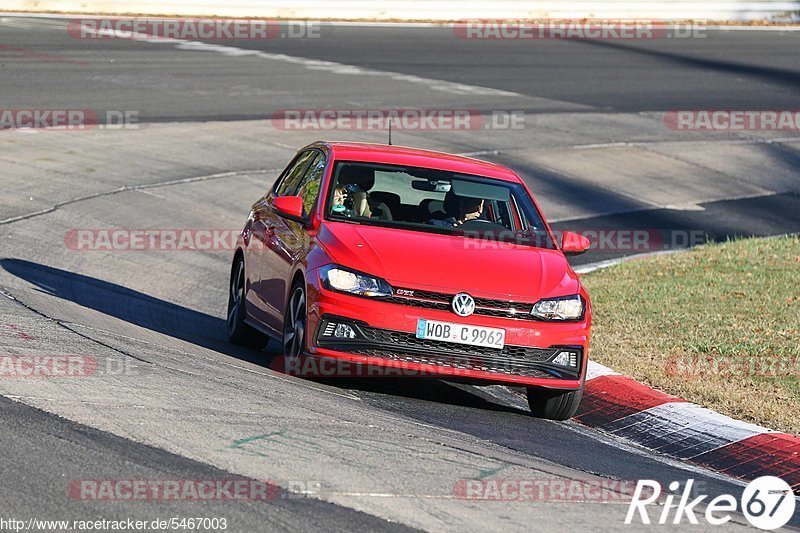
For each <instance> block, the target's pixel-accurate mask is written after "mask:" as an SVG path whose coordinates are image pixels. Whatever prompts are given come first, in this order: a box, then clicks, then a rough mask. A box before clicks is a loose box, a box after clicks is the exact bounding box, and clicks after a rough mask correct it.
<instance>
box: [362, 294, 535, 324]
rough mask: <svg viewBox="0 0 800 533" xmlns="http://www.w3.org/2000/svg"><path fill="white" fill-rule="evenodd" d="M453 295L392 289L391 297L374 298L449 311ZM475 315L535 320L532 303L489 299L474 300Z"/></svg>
mask: <svg viewBox="0 0 800 533" xmlns="http://www.w3.org/2000/svg"><path fill="white" fill-rule="evenodd" d="M454 297H455V294H445V293H441V292H432V291H422V290H416V289H402V288H397V289H394V291H393V293H392V295H391V296H384V297H382V298H376V300H379V301H382V302H388V303H394V304H400V305H410V306H412V307H421V308H423V309H438V310H440V311H450V310H451V307H450V303H451V302H452V301H453V298H454ZM473 299H474V300H475V312H474V313H473V314H475V315H481V316H492V317H500V318H513V319H518V320H520V319H522V320H536V318H535V317H534V316H532V315H531V309H532V308H533V303H524V302H513V301H508V300H493V299H490V298H474V297H473Z"/></svg>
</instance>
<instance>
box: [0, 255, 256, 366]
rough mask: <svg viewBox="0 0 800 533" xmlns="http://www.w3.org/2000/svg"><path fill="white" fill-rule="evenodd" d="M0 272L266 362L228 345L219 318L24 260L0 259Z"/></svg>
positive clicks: (132, 321)
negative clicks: (0, 270) (3, 271)
mask: <svg viewBox="0 0 800 533" xmlns="http://www.w3.org/2000/svg"><path fill="white" fill-rule="evenodd" d="M0 268H2V269H3V270H5V271H6V272H8V273H9V274H12V275H14V276H16V277H18V278H20V279H23V280H25V281H27V282H29V283H31V284H32V285H34V286H35V287H36V288H37V289H38V290H39V291H41V292H43V293H45V294H49V295H51V296H54V297H56V298H60V299H62V300H67V301H71V302H74V303H76V304H78V305H80V306H82V307H86V308H88V309H93V310H95V311H98V312H100V313H103V314H105V315H108V316H112V317H115V318H118V319H120V320H124V321H125V322H128V323H130V324H133V325H136V326H140V327H142V328H146V329H149V330H151V331H155V332H157V333H163V334H164V335H168V336H170V337H173V338H176V339H180V340H183V341H187V342H191V343H193V344H196V345H198V346H202V347H204V348H208V349H211V350H214V351H217V352H221V353H224V354H226V355H230V356H231V357H235V358H237V359H241V360H244V361H248V362H250V363H255V364H264V357H263V354H259V353H258V352H256V351H253V350H248V349H245V348H240V347H238V346H234V345H232V344H230V343H228V341H227V338H226V336H225V335H226V334H225V320H224V319H222V318H219V317H215V316H211V315H208V314H206V313H202V312H200V311H195V310H193V309H190V308H188V307H183V306H180V305H177V304H173V303H170V302H167V301H165V300H161V299H159V298H155V297H153V296H149V295H147V294H144V293H142V292H139V291H136V290H133V289H129V288H127V287H123V286H122V285H117V284H115V283H110V282H108V281H103V280H100V279H97V278H93V277H89V276H85V275H83V274H76V273H74V272H68V271H66V270H61V269H58V268H54V267H50V266H46V265H41V264H39V263H33V262H30V261H25V260H23V259H0Z"/></svg>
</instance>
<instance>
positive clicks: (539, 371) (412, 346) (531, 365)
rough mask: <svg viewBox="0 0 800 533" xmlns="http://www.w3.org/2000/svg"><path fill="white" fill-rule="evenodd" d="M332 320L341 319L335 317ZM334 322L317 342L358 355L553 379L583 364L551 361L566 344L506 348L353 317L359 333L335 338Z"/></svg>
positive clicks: (574, 376)
mask: <svg viewBox="0 0 800 533" xmlns="http://www.w3.org/2000/svg"><path fill="white" fill-rule="evenodd" d="M330 320H331V321H336V322H339V321H338V320H336V319H335V318H332V319H330ZM331 323H332V322H329V321H328V319H324V320H323V322H322V324H321V325H320V327H319V330H318V331H319V334H318V337H317V344H318V345H319V346H320V347H322V348H330V349H333V350H338V351H344V352H348V353H352V354H355V355H363V356H367V357H380V358H382V359H389V360H393V361H401V362H410V363H419V364H428V365H434V366H439V367H446V368H456V369H463V370H482V371H484V372H495V373H499V374H506V375H514V376H523V377H537V378H552V379H578V377H579V376H578V373H579V370H578V369H579V368H580V367H581V362H580V360H579V361H578V368H576V369H568V368H564V367H559V366H556V365H554V364H553V363H552V362H550V361H551V359H553V357H555V356H556V355H557V354H558V353H559V352H560V351H562V350H563V349H564V348H563V347H552V348H535V347H528V346H512V345H506V346H505V347H503V349H502V350H498V349H494V348H484V347H481V346H468V345H463V344H457V343H452V342H439V341H432V340H427V339H418V338H417V337H416V335H415V334H413V333H407V332H404V331H393V330H388V329H379V328H373V327H369V326H366V325H362V324H355V323H352V322H349V321H348V322H345V323H347V324H349V325H350V327H352V328H353V330H354V331H355V332H356V337H355V338H334V337H332V336H331V335H330V334H327V333H326V332H327V331H328V329H330V328H326V326H327V325H328V324H331ZM340 323H341V322H340Z"/></svg>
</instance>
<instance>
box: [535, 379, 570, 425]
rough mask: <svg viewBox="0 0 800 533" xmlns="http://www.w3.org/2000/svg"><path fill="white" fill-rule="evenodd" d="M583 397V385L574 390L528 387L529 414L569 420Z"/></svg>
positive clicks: (549, 418)
mask: <svg viewBox="0 0 800 533" xmlns="http://www.w3.org/2000/svg"><path fill="white" fill-rule="evenodd" d="M582 397H583V387H581V388H580V389H578V390H574V391H559V390H549V389H534V388H529V389H528V405H529V406H530V408H531V414H532V415H533V416H535V417H538V418H545V419H547V420H569V419H570V418H572V417H573V416H575V413H576V412H577V411H578V406H579V405H580V404H581V398H582Z"/></svg>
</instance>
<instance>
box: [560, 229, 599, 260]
mask: <svg viewBox="0 0 800 533" xmlns="http://www.w3.org/2000/svg"><path fill="white" fill-rule="evenodd" d="M591 245H592V241H590V240H589V239H587V238H586V237H584V236H583V235H581V234H580V233H574V232H572V231H565V232H564V234H563V235H562V236H561V251H562V252H564V255H581V254H582V253H584V252H585V251H586V250H588V249H589V247H590V246H591Z"/></svg>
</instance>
